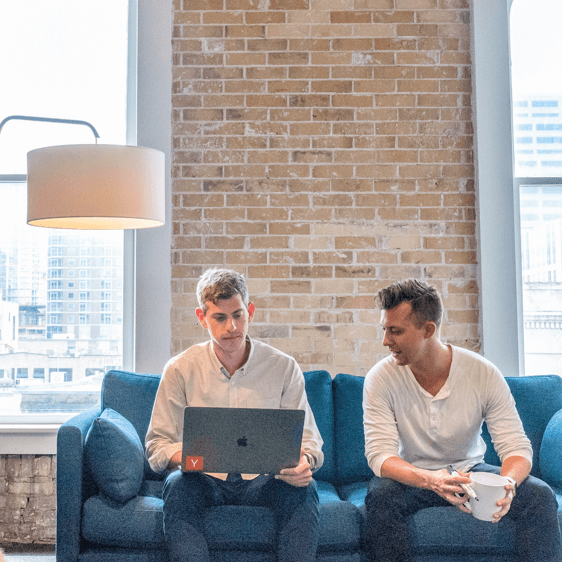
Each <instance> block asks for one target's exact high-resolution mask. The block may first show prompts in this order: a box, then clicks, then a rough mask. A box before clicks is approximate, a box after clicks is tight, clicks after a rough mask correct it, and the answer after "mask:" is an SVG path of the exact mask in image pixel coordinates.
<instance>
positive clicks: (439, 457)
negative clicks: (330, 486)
mask: <svg viewBox="0 0 562 562" xmlns="http://www.w3.org/2000/svg"><path fill="white" fill-rule="evenodd" d="M377 304H378V306H379V308H380V309H381V324H382V327H383V329H384V333H385V335H384V340H383V344H384V345H385V346H387V347H388V348H389V351H390V352H391V355H390V356H389V357H387V358H386V359H383V360H382V361H380V362H379V363H377V364H376V365H375V366H374V367H373V368H372V369H371V370H370V371H369V373H368V374H367V377H366V379H365V387H364V394H363V410H364V428H365V454H366V457H367V461H368V463H369V466H370V467H371V468H372V470H373V472H374V473H375V477H374V478H373V480H372V481H371V483H370V486H369V491H368V493H367V497H366V499H365V504H366V509H367V525H366V529H365V531H366V544H367V546H368V551H369V554H370V556H371V559H372V560H373V562H374V561H376V562H391V561H392V562H407V561H409V560H411V556H412V554H411V545H412V537H411V532H412V531H411V528H410V522H409V521H408V517H409V516H410V515H413V514H414V513H416V512H417V511H419V510H421V509H424V508H426V507H431V506H446V505H454V506H456V507H458V508H459V509H461V510H462V511H468V509H467V508H466V507H464V505H463V503H465V502H466V500H467V498H466V496H465V494H464V492H463V489H462V488H461V486H460V485H461V484H469V483H470V482H471V480H470V475H469V472H474V471H486V472H495V473H498V474H499V473H501V474H502V475H503V476H506V477H507V478H508V479H509V481H510V484H507V485H506V486H505V490H506V495H505V497H504V498H503V499H502V500H500V501H499V502H498V508H501V509H500V510H499V512H498V513H497V514H496V515H495V516H494V517H495V520H494V522H498V521H499V520H500V519H501V518H502V517H504V516H508V517H512V518H513V519H514V520H515V522H516V525H517V526H518V533H517V554H518V560H519V561H520V562H523V561H529V560H536V561H540V562H559V560H560V558H559V556H560V530H559V527H558V518H557V502H556V498H555V496H554V493H553V492H552V490H551V489H550V488H549V487H548V486H547V485H546V484H545V483H544V482H542V481H541V480H539V479H537V478H534V477H532V476H529V473H530V471H531V466H532V465H531V463H532V459H533V452H532V448H531V444H530V441H529V439H528V438H527V436H526V435H525V432H524V430H523V426H522V424H521V420H520V418H519V415H518V413H517V409H516V407H515V401H514V399H513V397H512V395H511V392H510V390H509V387H508V385H507V383H506V381H505V379H504V378H503V376H502V375H501V373H500V372H499V370H498V369H497V368H496V367H495V366H494V365H492V363H490V362H489V361H487V360H486V359H484V358H483V357H481V356H480V355H478V354H476V353H473V352H471V351H467V350H465V349H462V348H459V347H455V346H451V345H447V344H444V343H443V342H442V341H441V339H440V326H441V319H442V315H443V305H442V302H441V298H440V296H439V294H438V292H437V290H436V289H435V287H431V286H429V285H427V284H426V283H424V282H422V281H419V280H416V279H408V280H405V281H400V282H398V283H395V284H393V285H390V286H389V287H386V288H385V289H382V290H381V291H379V293H378V295H377ZM483 421H486V424H487V427H488V429H489V431H490V434H491V436H492V440H493V442H494V446H495V449H496V452H497V453H498V456H499V458H500V460H501V467H494V466H491V465H487V464H485V463H484V453H485V451H486V445H485V443H484V441H483V439H482V437H481V428H482V423H483ZM449 465H452V466H453V467H454V468H455V469H456V470H457V472H458V473H459V474H460V475H459V476H451V475H450V474H449V472H448V471H447V469H446V467H448V466H449ZM515 496H517V497H516V498H515Z"/></svg>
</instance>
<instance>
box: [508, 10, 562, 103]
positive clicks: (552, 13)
mask: <svg viewBox="0 0 562 562" xmlns="http://www.w3.org/2000/svg"><path fill="white" fill-rule="evenodd" d="M561 22H562V0H513V5H512V8H511V21H510V24H511V25H510V43H511V72H512V84H513V94H514V97H517V94H520V95H524V94H558V95H562V63H561V62H560V55H561V53H562V33H561V32H560V25H561Z"/></svg>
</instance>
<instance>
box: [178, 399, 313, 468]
mask: <svg viewBox="0 0 562 562" xmlns="http://www.w3.org/2000/svg"><path fill="white" fill-rule="evenodd" d="M303 427H304V411H303V410H279V409H275V410H274V409H262V408H198V407H187V408H185V410H184V422H183V450H182V470H183V471H184V472H192V471H199V472H215V473H217V472H218V473H224V472H239V473H245V474H277V473H279V471H280V470H281V469H283V468H290V467H294V466H297V465H298V464H299V460H300V449H301V442H302V432H303Z"/></svg>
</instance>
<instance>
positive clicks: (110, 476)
mask: <svg viewBox="0 0 562 562" xmlns="http://www.w3.org/2000/svg"><path fill="white" fill-rule="evenodd" d="M84 454H85V458H86V462H87V464H88V468H89V469H90V473H91V475H92V478H93V479H94V482H95V483H96V485H97V487H98V488H99V489H100V491H101V492H103V493H104V494H105V495H107V496H108V497H110V498H111V499H113V500H115V501H118V502H125V501H127V500H129V499H131V498H132V497H134V496H136V495H137V494H138V493H139V490H140V487H141V485H142V480H143V475H144V449H143V446H142V443H141V441H140V439H139V436H138V434H137V431H136V430H135V428H134V427H133V426H132V424H131V423H130V422H129V421H128V420H126V419H125V418H124V417H123V416H122V415H121V414H119V413H117V412H115V411H114V410H112V409H111V408H108V409H106V410H104V411H103V412H102V414H101V416H99V417H97V418H96V419H95V420H94V421H93V423H92V426H91V427H90V430H89V431H88V434H87V435H86V441H85V445H84Z"/></svg>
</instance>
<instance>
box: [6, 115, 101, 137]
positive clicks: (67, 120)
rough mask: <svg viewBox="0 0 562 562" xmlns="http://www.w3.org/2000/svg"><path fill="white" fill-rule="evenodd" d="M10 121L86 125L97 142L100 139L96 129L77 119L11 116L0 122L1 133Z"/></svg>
mask: <svg viewBox="0 0 562 562" xmlns="http://www.w3.org/2000/svg"><path fill="white" fill-rule="evenodd" d="M10 119H20V120H22V121H44V122H45V121H46V122H49V123H69V124H70V125H86V126H87V127H90V129H92V133H94V136H95V137H96V142H97V139H99V138H100V136H99V135H98V132H97V131H96V129H95V127H94V126H93V125H92V124H90V123H88V122H87V121H78V120H75V119H55V118H54V117H29V116H27V115H10V116H9V117H6V118H5V119H3V120H2V122H0V133H1V132H2V127H3V126H4V124H5V123H6V122H8V121H10Z"/></svg>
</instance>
